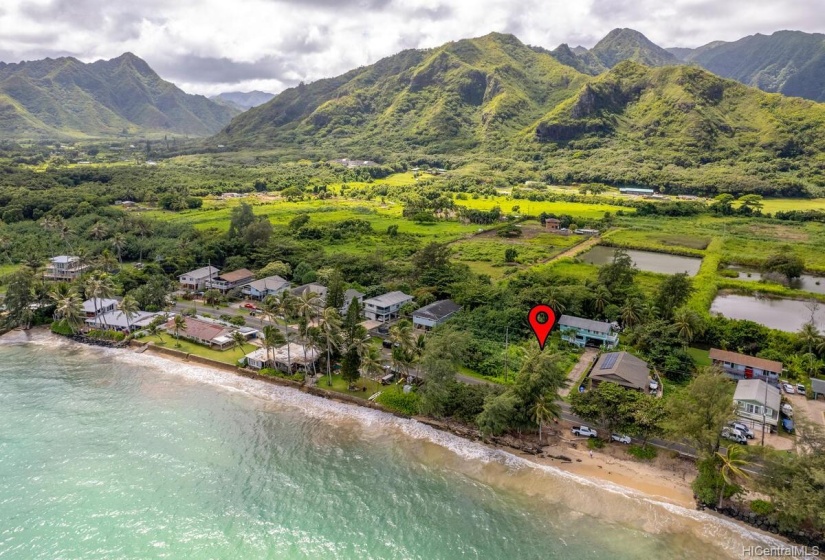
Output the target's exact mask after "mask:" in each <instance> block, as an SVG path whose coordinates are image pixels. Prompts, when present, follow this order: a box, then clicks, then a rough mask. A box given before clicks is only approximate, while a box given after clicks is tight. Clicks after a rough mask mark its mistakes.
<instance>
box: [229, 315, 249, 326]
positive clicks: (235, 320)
mask: <svg viewBox="0 0 825 560" xmlns="http://www.w3.org/2000/svg"><path fill="white" fill-rule="evenodd" d="M229 322H230V323H232V324H233V325H237V326H239V327H242V326H244V325H245V324H246V319H244V318H243V317H241V316H240V315H235V316H234V317H232V318H231V319H229Z"/></svg>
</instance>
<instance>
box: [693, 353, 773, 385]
mask: <svg viewBox="0 0 825 560" xmlns="http://www.w3.org/2000/svg"><path fill="white" fill-rule="evenodd" d="M709 355H710V359H711V361H712V362H713V365H715V366H718V367H720V368H721V369H722V371H724V372H725V373H726V374H727V375H728V377H730V378H731V379H734V380H737V381H738V380H740V379H764V380H765V381H767V382H768V383H770V384H771V385H779V374H781V373H782V362H777V361H774V360H766V359H765V358H755V357H754V356H748V355H746V354H738V353H736V352H730V351H728V350H719V349H718V348H711V349H710V352H709Z"/></svg>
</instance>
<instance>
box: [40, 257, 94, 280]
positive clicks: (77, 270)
mask: <svg viewBox="0 0 825 560" xmlns="http://www.w3.org/2000/svg"><path fill="white" fill-rule="evenodd" d="M88 269H89V266H88V265H85V264H81V262H80V257H73V256H70V255H59V256H57V257H52V258H51V259H49V264H47V265H46V270H45V271H44V272H43V278H44V279H46V280H54V281H58V282H71V281H72V280H77V279H78V278H80V276H81V275H82V274H83V273H84V272H86V271H87V270H88Z"/></svg>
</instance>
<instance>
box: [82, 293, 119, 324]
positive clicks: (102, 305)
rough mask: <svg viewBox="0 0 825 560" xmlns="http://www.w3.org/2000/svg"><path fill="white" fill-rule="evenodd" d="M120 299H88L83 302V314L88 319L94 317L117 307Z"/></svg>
mask: <svg viewBox="0 0 825 560" xmlns="http://www.w3.org/2000/svg"><path fill="white" fill-rule="evenodd" d="M117 304H118V301H117V300H116V299H111V298H95V299H87V300H86V301H84V302H83V315H84V316H85V317H86V318H87V319H94V318H95V317H98V316H99V315H103V314H104V313H109V312H110V311H114V310H115V309H117Z"/></svg>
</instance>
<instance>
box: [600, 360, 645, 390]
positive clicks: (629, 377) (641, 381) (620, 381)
mask: <svg viewBox="0 0 825 560" xmlns="http://www.w3.org/2000/svg"><path fill="white" fill-rule="evenodd" d="M590 381H591V382H592V384H593V386H594V387H596V386H598V385H599V384H600V383H605V382H607V383H615V384H616V385H621V386H622V387H625V388H627V389H634V390H636V391H645V390H646V389H647V387H648V383H649V381H650V368H648V366H647V363H646V362H644V361H643V360H640V359H639V358H637V357H636V356H634V355H633V354H628V353H627V352H608V353H607V354H602V355H601V356H600V357H599V361H597V362H596V365H594V366H593V369H592V370H591V372H590Z"/></svg>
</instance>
